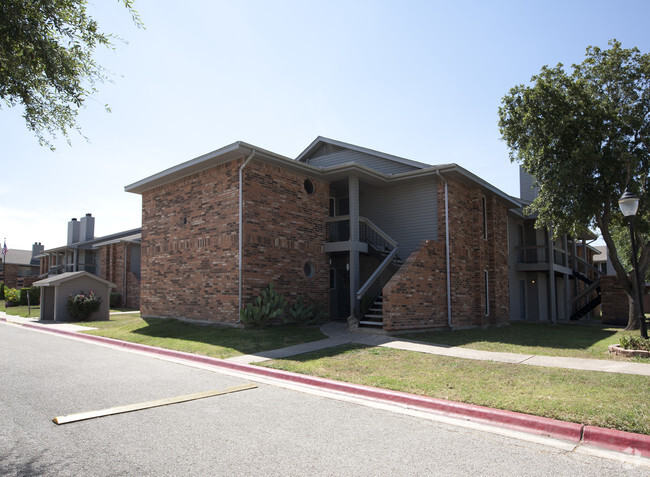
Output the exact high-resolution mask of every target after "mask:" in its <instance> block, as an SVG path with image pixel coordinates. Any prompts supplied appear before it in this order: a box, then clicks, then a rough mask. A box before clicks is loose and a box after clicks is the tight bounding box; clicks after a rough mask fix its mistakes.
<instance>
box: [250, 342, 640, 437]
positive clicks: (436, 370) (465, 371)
mask: <svg viewBox="0 0 650 477" xmlns="http://www.w3.org/2000/svg"><path fill="white" fill-rule="evenodd" d="M260 365H261V366H268V367H272V368H276V369H283V370H287V371H293V372H297V373H302V374H309V375H314V376H320V377H325V378H330V379H336V380H341V381H346V382H350V383H357V384H364V385H369V386H376V387H380V388H385V389H393V390H396V391H404V392H408V393H414V394H419V395H424V396H430V397H434V398H440V399H449V400H452V401H458V402H465V403H470V404H477V405H482V406H489V407H494V408H498V409H507V410H510V411H517V412H524V413H528V414H534V415H538V416H545V417H549V418H555V419H561V420H564V421H573V422H578V423H581V424H587V425H595V426H602V427H607V428H614V429H619V430H624V431H629V432H638V433H643V434H650V377H648V376H634V375H623V374H615V373H602V372H593V371H576V370H568V369H556V368H543V367H538V366H524V365H516V364H504V363H495V362H489V361H473V360H467V359H458V358H448V357H443V356H433V355H428V354H423V353H416V352H411V351H401V350H394V349H388V348H380V347H365V346H362V345H345V346H340V347H337V348H330V349H326V350H322V351H319V352H314V353H308V354H304V355H300V356H296V357H293V358H287V359H282V360H274V361H268V362H264V363H260Z"/></svg>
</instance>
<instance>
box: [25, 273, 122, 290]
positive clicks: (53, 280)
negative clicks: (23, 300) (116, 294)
mask: <svg viewBox="0 0 650 477" xmlns="http://www.w3.org/2000/svg"><path fill="white" fill-rule="evenodd" d="M81 277H87V278H91V279H93V280H95V281H96V282H97V283H101V284H103V285H108V286H109V287H111V288H116V287H117V286H116V285H115V284H114V283H112V282H109V281H108V280H104V279H103V278H100V277H98V276H97V275H93V274H92V273H88V272H86V271H80V272H66V273H61V274H60V275H52V276H51V277H47V278H44V279H43V280H39V281H37V282H34V286H37V287H51V286H56V285H59V284H61V283H64V282H67V281H70V280H74V279H76V278H81Z"/></svg>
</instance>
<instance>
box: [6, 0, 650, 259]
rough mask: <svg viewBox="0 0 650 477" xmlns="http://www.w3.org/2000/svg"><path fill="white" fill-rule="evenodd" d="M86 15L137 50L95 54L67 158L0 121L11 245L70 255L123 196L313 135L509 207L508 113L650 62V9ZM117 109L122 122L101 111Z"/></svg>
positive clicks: (372, 6)
mask: <svg viewBox="0 0 650 477" xmlns="http://www.w3.org/2000/svg"><path fill="white" fill-rule="evenodd" d="M135 6H136V9H137V10H138V11H139V13H140V15H141V17H142V20H143V22H144V24H145V26H146V29H145V30H138V29H137V28H136V27H135V26H134V25H133V24H132V23H131V21H130V16H129V14H128V12H127V11H126V10H125V9H124V8H123V7H122V6H121V5H120V4H119V3H118V2H117V1H106V0H102V1H101V2H100V1H96V2H95V3H94V4H91V6H90V11H91V13H92V14H93V16H94V17H95V18H96V19H97V20H98V21H99V23H100V26H101V28H102V29H103V30H104V31H107V32H113V33H116V34H117V35H119V36H120V37H121V38H123V39H124V40H126V41H127V42H128V44H124V43H119V42H118V43H117V44H116V49H115V51H111V50H102V51H99V52H98V55H97V58H98V60H99V62H100V63H101V64H102V65H103V66H105V67H106V68H107V69H108V70H110V71H111V72H112V73H113V74H114V78H113V81H112V82H111V83H105V84H103V85H100V92H99V93H98V94H96V96H95V97H93V98H91V99H90V100H89V101H88V102H87V105H86V107H85V108H84V110H83V111H82V112H81V114H80V116H79V122H80V124H81V126H82V130H83V133H84V134H85V135H86V136H87V137H88V138H89V139H90V142H86V141H85V140H84V139H83V138H82V137H80V136H78V135H76V134H74V133H73V134H72V135H71V141H72V146H68V145H67V143H66V142H65V140H58V141H56V143H55V145H56V147H57V150H56V151H55V152H50V151H49V149H46V148H43V147H40V146H39V145H38V142H37V140H36V139H35V138H34V137H33V135H31V134H30V133H29V132H28V131H27V129H26V127H25V123H24V120H23V119H22V117H21V114H22V111H21V110H20V108H12V109H7V108H6V107H5V105H4V104H3V105H2V109H0V141H1V143H2V150H3V154H2V166H3V167H2V173H1V174H0V183H2V186H0V238H4V237H6V239H7V245H8V247H9V248H14V249H29V248H31V244H32V243H34V242H42V243H43V244H44V245H45V247H46V248H51V247H56V246H60V245H63V244H65V241H66V233H67V225H66V224H67V222H68V221H69V220H70V219H71V218H72V217H80V216H82V215H84V214H85V213H87V212H91V213H92V214H93V215H94V216H95V217H96V225H95V232H96V235H106V234H110V233H113V232H118V231H121V230H127V229H130V228H134V227H138V226H140V225H141V200H140V196H138V195H133V194H128V193H126V192H124V186H125V185H128V184H131V183H133V182H136V181H138V180H140V179H143V178H145V177H148V176H149V175H152V174H154V173H156V172H159V171H161V170H163V169H166V168H168V167H171V166H173V165H175V164H178V163H180V162H184V161H186V160H189V159H192V158H194V157H196V156H199V155H201V154H204V153H207V152H210V151H212V150H215V149H218V148H220V147H222V146H224V145H227V144H230V143H232V142H234V141H237V140H242V141H246V142H249V143H252V144H255V145H257V146H259V147H262V148H264V149H268V150H271V151H274V152H276V153H279V154H283V155H285V156H288V157H292V158H293V157H296V156H297V155H298V154H299V153H300V152H301V151H302V150H303V149H304V148H305V147H307V146H308V145H309V144H310V143H311V142H312V141H313V140H314V139H315V138H316V137H317V136H319V135H321V136H326V137H330V138H333V139H337V140H341V141H345V142H349V143H353V144H356V145H359V146H364V147H368V148H371V149H376V150H379V151H383V152H386V153H390V154H394V155H398V156H402V157H406V158H408V159H412V160H416V161H420V162H425V163H430V164H441V163H451V162H454V163H457V164H459V165H461V166H463V167H465V168H467V169H469V170H470V171H472V172H473V173H475V174H477V175H479V176H480V177H482V178H484V179H485V180H487V181H488V182H490V183H491V184H493V185H494V186H496V187H498V188H499V189H501V190H503V191H504V192H506V193H509V194H512V195H518V193H519V191H518V188H519V182H518V169H517V165H516V164H511V163H510V160H509V158H508V151H507V148H506V146H505V144H504V143H503V142H502V141H501V140H500V136H499V131H498V127H497V121H498V116H497V111H498V107H499V105H500V103H501V98H502V97H503V96H504V95H505V94H507V93H508V91H509V89H510V88H511V87H513V86H514V85H516V84H520V83H527V82H528V81H529V80H530V77H531V76H532V75H534V74H536V73H537V72H539V70H540V68H541V67H542V66H543V65H555V64H557V63H558V62H561V63H563V64H565V65H566V66H567V67H568V66H570V65H571V64H573V63H579V62H581V61H582V59H583V58H584V53H585V49H586V47H587V46H588V45H597V46H600V47H603V48H604V47H607V41H608V40H610V39H612V38H616V39H618V40H619V41H621V42H622V44H623V47H626V48H631V47H633V46H636V47H638V48H639V49H640V50H641V51H643V52H649V51H650V33H649V30H648V27H647V19H648V18H650V2H647V1H645V0H638V1H626V0H621V1H617V2H612V1H609V2H603V1H593V0H592V1H571V0H565V1H546V2H541V1H540V2H522V1H518V2H515V1H512V2H509V1H498V0H495V1H491V2H486V1H483V2H478V1H476V2H472V1H469V2H467V1H465V2H464V1H457V2H439V1H428V2H421V1H409V0H402V1H354V0H348V1H338V0H334V1H328V2H316V1H309V0H303V1H283V0H275V1H246V0H240V1H220V0H209V1H207V0H206V1H199V0H196V1H195V0H188V1H186V2H178V1H168V0H136V3H135ZM104 104H109V105H110V107H111V109H112V113H110V114H109V113H106V112H105V111H104V107H103V105H104Z"/></svg>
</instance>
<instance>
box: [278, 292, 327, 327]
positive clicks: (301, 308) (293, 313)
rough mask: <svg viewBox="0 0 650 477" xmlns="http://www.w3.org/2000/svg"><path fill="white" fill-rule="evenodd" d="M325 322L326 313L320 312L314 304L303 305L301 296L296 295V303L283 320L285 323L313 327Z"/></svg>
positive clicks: (303, 301)
mask: <svg viewBox="0 0 650 477" xmlns="http://www.w3.org/2000/svg"><path fill="white" fill-rule="evenodd" d="M326 320H327V313H325V312H324V311H321V309H320V308H319V306H318V305H316V304H314V303H310V304H307V303H305V300H304V298H303V297H302V295H298V298H296V301H295V302H294V303H293V305H292V306H291V307H290V308H289V309H288V310H287V315H286V316H285V318H284V322H285V323H302V324H305V325H314V324H317V323H323V322H325V321H326Z"/></svg>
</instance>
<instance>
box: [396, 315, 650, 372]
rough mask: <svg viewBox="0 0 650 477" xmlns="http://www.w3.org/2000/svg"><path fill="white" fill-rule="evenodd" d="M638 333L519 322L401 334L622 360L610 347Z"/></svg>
mask: <svg viewBox="0 0 650 477" xmlns="http://www.w3.org/2000/svg"><path fill="white" fill-rule="evenodd" d="M638 334H639V332H638V331H637V332H633V331H624V330H622V329H621V328H611V327H604V326H598V325H585V324H556V325H553V324H550V323H522V322H519V323H511V324H510V325H508V326H503V327H499V328H496V327H493V328H487V329H469V330H458V331H436V332H423V333H409V334H403V335H400V336H399V338H405V339H410V340H416V341H422V342H426V343H434V344H441V345H447V346H461V347H464V348H471V349H477V350H482V351H498V352H507V353H521V354H534V355H544V356H565V357H570V358H587V359H607V360H621V357H618V356H616V355H613V354H610V353H608V349H607V347H608V346H609V345H610V344H618V343H619V339H620V338H621V336H625V335H635V336H636V335H638ZM623 359H625V358H623ZM646 362H647V361H646Z"/></svg>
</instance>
